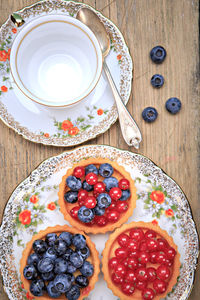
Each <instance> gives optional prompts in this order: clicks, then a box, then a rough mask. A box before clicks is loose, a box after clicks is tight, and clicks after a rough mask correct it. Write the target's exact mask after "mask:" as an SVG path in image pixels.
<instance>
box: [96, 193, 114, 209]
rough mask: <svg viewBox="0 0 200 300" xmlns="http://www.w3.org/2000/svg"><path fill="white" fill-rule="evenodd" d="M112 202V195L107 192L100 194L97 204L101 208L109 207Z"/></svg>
mask: <svg viewBox="0 0 200 300" xmlns="http://www.w3.org/2000/svg"><path fill="white" fill-rule="evenodd" d="M111 202H112V200H111V198H110V196H109V195H108V194H106V193H102V194H99V196H98V197H97V206H98V207H99V208H107V207H108V206H110V204H111Z"/></svg>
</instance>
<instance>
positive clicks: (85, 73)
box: [10, 15, 102, 107]
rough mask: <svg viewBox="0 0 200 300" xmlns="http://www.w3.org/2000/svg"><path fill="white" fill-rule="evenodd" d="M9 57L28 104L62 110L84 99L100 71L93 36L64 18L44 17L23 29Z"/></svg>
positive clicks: (14, 75)
mask: <svg viewBox="0 0 200 300" xmlns="http://www.w3.org/2000/svg"><path fill="white" fill-rule="evenodd" d="M23 26H24V27H23V28H22V29H21V31H20V32H19V33H18V34H17V36H16V38H15V40H14V42H13V45H12V48H11V55H10V67H11V73H12V76H13V79H14V81H15V83H16V84H17V86H18V88H19V89H20V90H21V91H22V92H23V93H24V94H25V95H26V96H27V97H28V98H30V99H31V100H33V101H35V102H37V103H40V104H43V105H47V106H51V107H62V106H68V105H72V104H75V103H77V102H79V101H80V100H82V99H84V98H85V97H86V96H87V95H88V94H89V93H90V92H91V91H92V90H93V89H94V88H95V86H96V84H97V82H98V80H99V78H100V75H101V71H102V52H101V48H100V45H99V43H98V41H97V39H96V37H95V35H94V34H93V32H92V31H91V30H90V29H89V28H88V27H87V26H85V25H84V24H83V23H81V22H80V21H78V20H76V19H75V18H73V17H68V16H65V15H47V16H42V17H38V18H36V19H35V20H33V21H31V22H29V23H27V24H25V25H23Z"/></svg>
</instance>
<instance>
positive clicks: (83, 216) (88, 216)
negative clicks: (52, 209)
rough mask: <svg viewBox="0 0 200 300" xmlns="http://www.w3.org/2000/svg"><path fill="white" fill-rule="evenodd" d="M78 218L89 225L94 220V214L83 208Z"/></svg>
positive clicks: (90, 210)
mask: <svg viewBox="0 0 200 300" xmlns="http://www.w3.org/2000/svg"><path fill="white" fill-rule="evenodd" d="M78 218H79V220H80V221H81V222H83V223H89V222H91V221H92V220H93V219H94V213H93V211H92V209H90V208H87V207H85V206H81V208H80V209H79V211H78Z"/></svg>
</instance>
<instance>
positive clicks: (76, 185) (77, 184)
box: [66, 176, 82, 192]
mask: <svg viewBox="0 0 200 300" xmlns="http://www.w3.org/2000/svg"><path fill="white" fill-rule="evenodd" d="M66 184H67V186H68V187H69V188H70V189H71V190H72V191H73V192H77V191H78V190H80V189H81V187H82V184H81V180H80V179H79V178H76V177H75V176H69V177H67V179H66Z"/></svg>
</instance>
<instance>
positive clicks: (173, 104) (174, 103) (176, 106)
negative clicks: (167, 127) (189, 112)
mask: <svg viewBox="0 0 200 300" xmlns="http://www.w3.org/2000/svg"><path fill="white" fill-rule="evenodd" d="M165 107H166V109H167V110H168V111H169V112H170V113H171V114H173V115H175V114H177V113H178V112H179V110H180V109H181V101H180V100H179V99H178V98H175V97H173V98H169V99H168V100H167V101H166V103H165Z"/></svg>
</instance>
